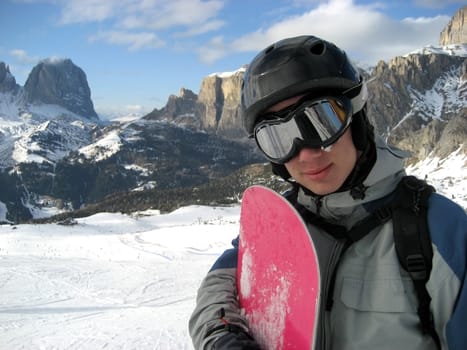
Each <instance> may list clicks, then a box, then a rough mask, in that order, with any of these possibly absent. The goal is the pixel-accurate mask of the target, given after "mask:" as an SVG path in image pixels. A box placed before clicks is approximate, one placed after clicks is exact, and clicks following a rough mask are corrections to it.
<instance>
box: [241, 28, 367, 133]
mask: <svg viewBox="0 0 467 350" xmlns="http://www.w3.org/2000/svg"><path fill="white" fill-rule="evenodd" d="M363 85H364V82H363V79H362V77H361V75H360V73H359V71H358V70H357V68H355V67H354V65H353V64H352V63H351V62H350V60H349V59H348V58H347V55H346V54H345V52H344V51H342V50H341V49H339V48H338V47H337V46H336V45H334V44H333V43H330V42H328V41H325V40H322V39H320V38H317V37H314V36H298V37H294V38H288V39H284V40H281V41H278V42H277V43H275V44H272V45H271V46H269V47H268V48H266V49H265V50H263V51H261V52H260V53H259V54H258V55H257V56H256V57H255V58H254V59H253V61H252V62H251V64H250V65H249V66H248V68H247V70H246V72H245V75H244V78H243V85H242V96H241V107H242V118H243V127H244V128H245V130H246V131H247V133H248V134H249V135H251V134H252V133H253V129H254V126H255V124H256V122H257V121H258V117H259V115H260V114H261V113H262V112H264V111H265V110H267V109H268V108H269V107H271V106H272V105H274V104H276V103H278V102H280V101H283V100H286V99H287V98H290V97H294V96H297V95H300V94H303V93H305V92H306V93H313V91H319V92H320V93H329V92H339V93H341V92H344V91H347V90H351V89H353V88H357V89H355V90H357V91H355V93H356V94H358V93H359V92H360V90H361V88H362V86H363ZM363 87H364V86H363ZM364 88H366V87H364ZM365 99H366V97H365ZM364 102H366V100H365V101H364ZM363 105H364V103H363V104H362V106H363ZM357 112H358V111H353V113H354V114H355V113H357Z"/></svg>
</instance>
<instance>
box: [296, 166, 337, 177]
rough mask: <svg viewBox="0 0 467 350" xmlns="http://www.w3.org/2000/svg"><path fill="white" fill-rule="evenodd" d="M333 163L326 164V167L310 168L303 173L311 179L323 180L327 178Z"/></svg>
mask: <svg viewBox="0 0 467 350" xmlns="http://www.w3.org/2000/svg"><path fill="white" fill-rule="evenodd" d="M331 166H332V164H329V165H326V166H324V167H320V168H316V169H309V170H306V171H304V172H303V175H305V176H306V177H308V178H309V179H311V180H322V179H323V178H325V177H326V176H327V175H328V174H329V172H330V171H331Z"/></svg>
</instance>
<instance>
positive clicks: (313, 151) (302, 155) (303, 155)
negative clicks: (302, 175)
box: [297, 147, 323, 162]
mask: <svg viewBox="0 0 467 350" xmlns="http://www.w3.org/2000/svg"><path fill="white" fill-rule="evenodd" d="M322 153H323V150H322V149H321V148H310V147H304V148H302V149H301V150H300V152H298V155H297V159H298V161H301V162H306V161H310V160H312V159H315V158H318V157H320V156H321V155H322Z"/></svg>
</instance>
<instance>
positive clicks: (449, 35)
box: [439, 6, 467, 45]
mask: <svg viewBox="0 0 467 350" xmlns="http://www.w3.org/2000/svg"><path fill="white" fill-rule="evenodd" d="M466 19H467V6H464V7H463V8H461V9H459V11H457V12H456V14H455V15H454V16H453V17H452V19H451V21H450V22H449V23H448V25H447V26H446V28H444V30H443V31H442V32H441V34H440V36H439V44H440V45H450V44H465V43H467V25H466Z"/></svg>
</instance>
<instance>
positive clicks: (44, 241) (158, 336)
mask: <svg viewBox="0 0 467 350" xmlns="http://www.w3.org/2000/svg"><path fill="white" fill-rule="evenodd" d="M238 217H239V208H238V207H231V208H211V207H185V208H182V209H179V210H177V211H175V212H173V213H171V214H167V215H158V214H157V213H156V212H145V213H142V214H141V215H134V216H124V215H121V214H105V213H102V214H98V215H94V216H92V217H88V218H85V219H79V220H78V221H77V224H76V225H74V226H60V225H57V224H54V225H19V226H5V225H4V226H0V280H1V281H2V283H0V295H1V296H2V297H1V298H0V349H9V350H15V349H16V350H17V349H67V350H70V349H79V350H81V349H127V350H131V349H135V350H136V349H137V350H144V349H159V350H163V349H174V350H175V349H176V350H182V349H192V345H191V341H190V338H189V336H188V331H187V324H188V317H189V315H190V313H191V311H192V309H193V307H194V303H195V297H196V291H197V288H198V286H199V283H200V282H201V279H202V278H203V276H204V275H205V274H206V273H207V271H208V269H209V268H210V266H211V265H212V263H213V262H214V260H215V259H216V257H217V256H218V255H219V254H220V253H221V252H222V251H223V250H224V249H226V248H227V247H228V246H229V244H230V241H231V240H232V239H233V238H234V237H235V236H236V235H237V233H238Z"/></svg>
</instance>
